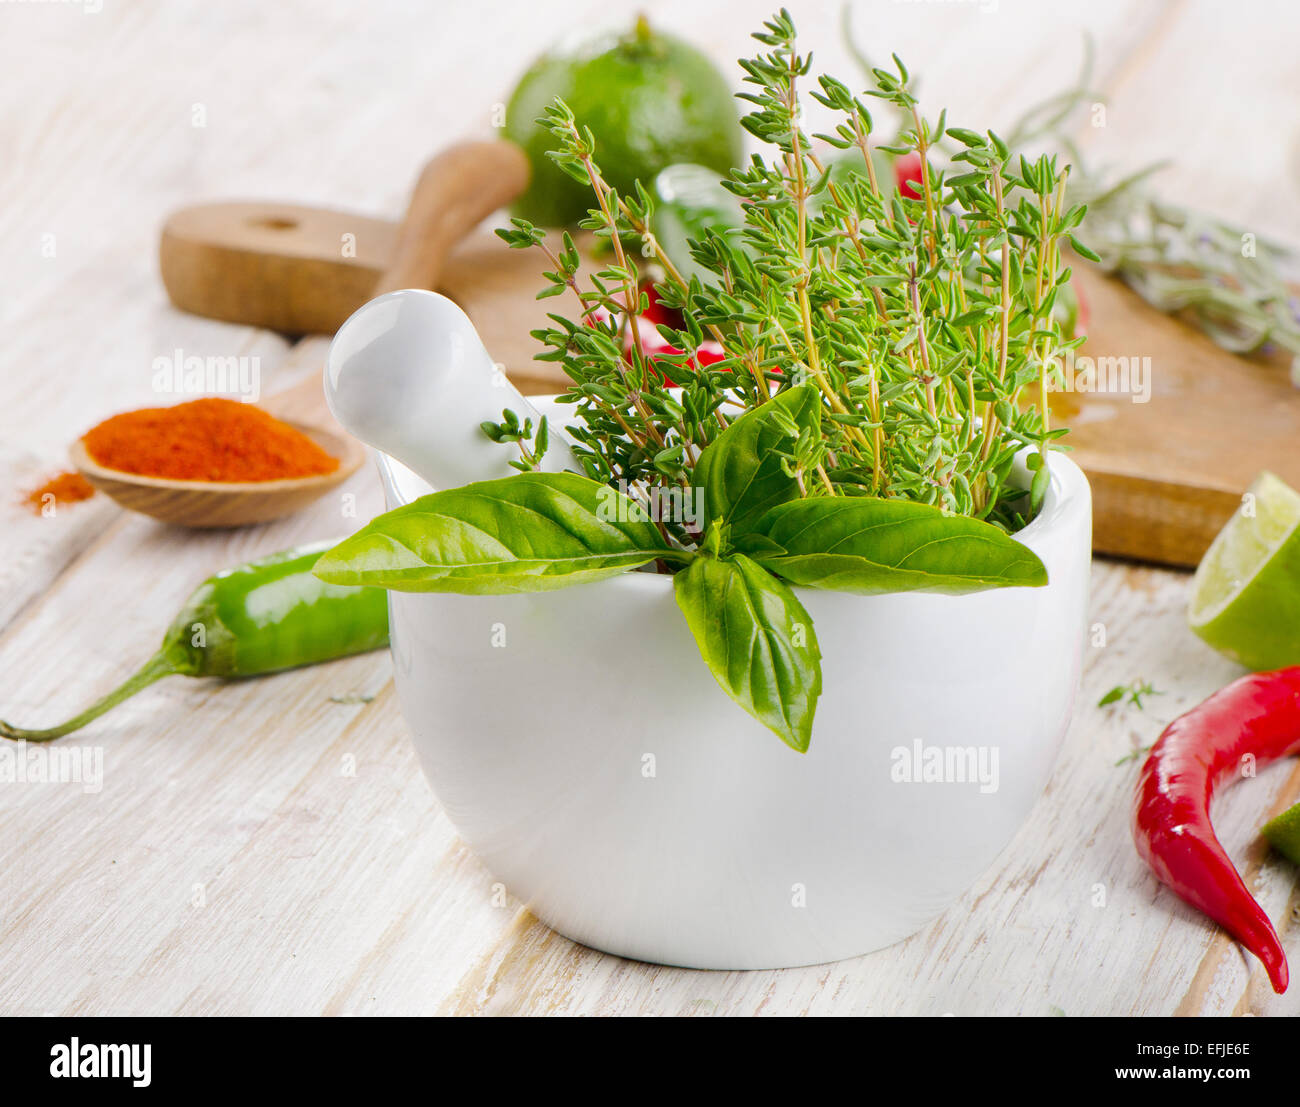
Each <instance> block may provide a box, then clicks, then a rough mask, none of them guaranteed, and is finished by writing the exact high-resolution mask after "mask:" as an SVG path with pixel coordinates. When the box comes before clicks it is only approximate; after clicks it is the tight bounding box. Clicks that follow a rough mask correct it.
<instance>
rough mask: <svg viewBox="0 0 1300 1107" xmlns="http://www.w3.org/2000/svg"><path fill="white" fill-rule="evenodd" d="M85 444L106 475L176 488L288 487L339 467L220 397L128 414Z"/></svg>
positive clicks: (253, 410)
mask: <svg viewBox="0 0 1300 1107" xmlns="http://www.w3.org/2000/svg"><path fill="white" fill-rule="evenodd" d="M82 442H83V443H84V445H85V447H86V452H87V453H88V454H89V455H90V456H91V457H92V458H93V459H94V460H95V461H96V462H97V463H98V464H100V465H102V466H104V467H105V468H106V469H117V470H119V471H120V472H124V473H136V474H139V475H140V476H145V477H161V478H164V479H168V480H196V481H214V482H222V483H226V482H244V481H269V480H288V479H292V478H295V477H310V476H317V475H323V474H325V473H332V472H334V470H335V469H337V468H338V467H339V459H338V458H336V457H332V456H331V455H330V454H328V453H327V452H326V451H325V450H323V449H321V447H320V446H318V445H317V444H316V443H315V442H313V441H312V440H311V439H310V438H308V437H307V436H306V435H305V434H303V433H302V432H301V431H300V430H298V429H296V428H295V427H292V426H290V425H289V424H288V423H285V422H282V421H281V420H279V419H276V418H275V417H274V416H273V415H269V414H267V412H265V411H263V410H262V409H261V408H258V407H255V406H253V405H252V404H246V403H241V402H240V401H238V400H227V399H222V398H220V397H205V398H204V399H201V400H191V401H190V402H188V403H184V404H176V405H175V406H173V407H149V408H141V409H139V410H138V411H127V412H123V413H122V414H121V415H114V416H113V417H112V418H111V419H106V420H105V421H104V422H102V423H100V424H99V425H98V426H96V427H92V428H91V429H90V430H89V431H87V432H86V434H85V435H84V436H83V438H82Z"/></svg>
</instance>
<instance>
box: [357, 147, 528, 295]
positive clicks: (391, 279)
mask: <svg viewBox="0 0 1300 1107" xmlns="http://www.w3.org/2000/svg"><path fill="white" fill-rule="evenodd" d="M528 175H529V169H528V159H527V158H526V157H525V156H524V153H523V151H522V150H520V149H519V147H518V146H515V145H514V144H513V143H510V142H502V141H498V140H487V141H470V142H462V143H460V144H458V145H456V146H452V147H450V148H448V149H446V150H444V151H443V152H442V153H440V154H438V155H437V156H435V157H434V158H433V160H432V161H430V162H429V164H428V165H426V166H425V167H424V169H423V171H422V172H421V173H420V177H419V180H417V181H416V183H415V191H414V192H413V193H412V194H411V202H410V205H409V206H408V208H407V210H406V218H405V219H404V220H403V221H402V224H401V227H400V229H399V230H398V233H397V248H396V249H395V250H394V252H393V256H392V259H391V261H390V262H389V265H388V268H387V269H386V270H385V271H384V273H383V275H382V276H381V277H380V278H379V282H378V284H376V286H375V289H374V293H373V295H375V296H378V295H380V294H382V293H384V292H393V291H396V290H397V289H399V288H434V287H435V286H436V285H437V283H438V278H439V276H440V274H441V272H442V265H443V262H444V260H445V259H446V257H447V255H448V254H449V253H450V252H451V249H452V247H453V246H455V244H456V243H457V242H458V241H459V240H460V239H462V238H463V237H464V236H465V235H466V234H467V233H468V232H469V231H470V230H472V229H473V227H474V226H475V225H476V224H478V223H479V222H481V221H482V220H483V219H484V218H486V217H487V216H488V215H490V214H491V213H492V212H494V211H496V210H497V208H499V207H502V206H504V205H505V204H508V203H509V202H510V201H511V200H513V199H514V198H515V197H516V196H518V195H519V194H520V193H521V192H523V190H524V188H525V187H526V186H527V184H528Z"/></svg>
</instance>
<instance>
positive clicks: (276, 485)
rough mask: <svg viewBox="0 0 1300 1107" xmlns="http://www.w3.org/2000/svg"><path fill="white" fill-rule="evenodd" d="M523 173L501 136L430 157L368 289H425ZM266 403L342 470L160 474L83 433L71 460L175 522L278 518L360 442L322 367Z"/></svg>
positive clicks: (128, 504) (131, 502)
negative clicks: (331, 399) (264, 476)
mask: <svg viewBox="0 0 1300 1107" xmlns="http://www.w3.org/2000/svg"><path fill="white" fill-rule="evenodd" d="M528 172H529V171H528V160H527V158H526V157H525V156H524V154H523V153H522V152H521V151H520V150H519V148H518V147H516V146H513V145H511V144H510V143H507V142H500V141H474V142H465V143H461V144H459V145H457V146H453V147H451V148H450V149H448V150H445V151H443V152H442V153H440V154H438V155H437V156H436V157H434V158H433V160H432V161H430V162H429V163H428V165H426V166H425V167H424V170H423V171H422V172H421V174H420V177H419V180H418V181H417V182H416V185H415V191H414V192H413V193H412V195H411V202H410V206H409V207H408V208H407V212H406V218H405V219H404V220H403V222H402V224H401V226H400V228H399V229H398V232H397V241H396V246H395V249H394V250H393V253H392V255H391V258H390V260H389V263H388V267H387V269H385V270H384V272H383V274H382V275H381V276H380V278H379V281H378V283H377V284H376V286H375V288H374V290H373V292H372V295H375V296H378V295H381V294H382V293H385V292H392V291H395V290H397V289H401V288H423V289H429V288H432V287H433V286H434V284H435V283H436V282H437V280H438V275H439V271H440V269H441V267H442V263H443V261H444V259H445V258H446V256H447V254H448V253H449V252H450V250H451V248H452V247H453V246H455V244H456V243H457V242H458V241H459V240H460V239H461V238H462V237H463V236H464V235H465V234H466V233H468V232H469V231H470V230H471V229H472V228H473V227H474V226H475V225H476V224H478V223H479V222H480V221H481V220H483V219H484V218H485V217H487V216H488V215H490V214H491V213H492V212H494V211H496V210H497V209H498V208H500V207H503V206H504V205H505V204H508V203H509V202H510V201H511V200H513V199H514V198H515V197H516V196H518V195H519V193H521V192H522V191H523V190H524V188H525V187H526V185H527V183H528ZM211 279H212V280H214V281H220V280H221V279H222V270H221V268H220V266H219V265H214V266H213V270H212V277H211ZM320 341H321V340H319V339H316V340H310V342H309V343H300V344H299V346H300V347H306V349H308V350H311V351H312V352H313V353H314V354H315V355H316V360H317V363H318V364H321V363H323V361H324V357H323V354H324V350H323V348H319V343H320ZM310 343H315V345H313V344H310ZM295 352H299V351H298V349H297V348H295ZM263 406H264V407H265V408H266V410H267V411H269V412H271V414H273V415H275V416H276V417H277V418H279V419H282V420H283V421H284V422H286V423H289V424H290V425H291V426H293V427H296V428H297V429H298V430H300V431H302V433H304V434H305V435H307V437H309V438H311V439H312V440H313V441H315V442H316V443H317V444H318V445H319V446H321V447H322V448H323V449H324V450H325V451H326V452H327V453H329V454H331V455H332V456H334V457H337V458H338V459H339V467H338V468H337V469H336V470H335V471H334V472H332V473H327V474H324V475H319V476H310V477H298V478H294V479H291V480H275V481H248V482H238V483H218V482H214V481H193V480H166V479H162V478H159V477H146V476H140V475H138V474H135V473H124V472H122V471H120V470H116V469H108V468H105V467H104V466H102V465H99V464H97V463H96V462H95V460H94V459H93V458H92V457H91V456H90V455H89V454H88V453H87V451H86V448H85V444H84V442H83V441H82V440H78V441H77V442H75V443H74V444H73V446H72V448H71V451H70V453H71V458H72V464H73V465H74V466H75V467H76V468H77V470H78V471H80V472H81V474H82V475H83V476H84V477H85V478H86V479H87V480H88V481H89V482H90V483H91V484H92V485H94V486H95V488H97V489H99V490H100V491H101V492H104V493H105V494H107V495H108V496H111V497H112V498H113V499H114V500H115V501H117V503H118V504H119V505H120V506H122V507H124V508H127V509H128V510H130V511H137V512H140V513H141V514H144V515H151V516H153V517H154V518H155V519H160V520H162V521H163V522H166V523H175V524H178V525H180V526H187V527H236V526H243V525H245V524H248V523H264V522H267V521H268V520H271V519H278V518H279V517H280V516H282V515H288V514H290V513H291V512H294V511H297V510H298V509H299V508H302V507H305V506H306V505H307V504H309V503H311V502H312V501H313V500H315V499H317V498H318V497H320V496H322V495H324V494H325V493H326V492H328V491H329V490H330V489H332V488H335V487H337V486H338V485H339V484H341V483H342V482H343V481H345V480H347V479H348V478H349V477H350V476H352V474H353V473H355V472H356V471H357V469H358V468H359V467H360V466H361V464H362V463H363V462H364V461H365V458H366V454H365V448H364V447H363V446H362V445H361V444H360V443H359V442H357V441H356V440H355V439H353V438H351V437H349V436H348V435H347V434H346V433H344V432H343V430H342V429H341V428H340V427H339V426H338V424H337V423H336V422H335V421H334V419H333V417H332V416H331V415H330V414H329V410H328V408H327V407H326V405H325V398H324V392H323V390H322V386H321V374H320V372H319V371H317V372H314V373H312V374H311V376H310V377H309V378H308V379H306V380H304V381H302V382H301V383H300V384H298V385H296V386H294V387H293V388H291V389H288V390H287V391H285V392H282V393H280V394H278V395H276V396H273V397H271V398H270V399H269V400H268V401H267V402H266V403H265V404H264V405H263Z"/></svg>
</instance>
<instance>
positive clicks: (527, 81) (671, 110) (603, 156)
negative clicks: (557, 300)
mask: <svg viewBox="0 0 1300 1107" xmlns="http://www.w3.org/2000/svg"><path fill="white" fill-rule="evenodd" d="M556 97H559V98H560V99H562V100H563V101H564V102H565V103H566V104H568V105H569V107H570V108H572V109H573V114H574V116H575V117H576V119H577V121H578V125H579V126H582V127H588V128H590V129H591V133H592V135H593V136H594V137H595V140H596V155H595V160H596V164H597V165H599V166H600V170H601V172H602V173H603V174H604V176H605V179H606V180H607V181H608V182H609V183H610V184H611V185H613V186H614V187H615V188H616V189H618V191H619V192H621V193H625V194H631V193H632V191H633V185H634V183H635V182H636V181H637V180H640V181H641V182H642V183H643V184H644V185H645V187H646V188H647V189H649V187H650V184H651V182H652V181H653V180H654V177H655V175H656V174H657V173H658V172H659V171H660V170H661V169H664V168H665V167H667V166H669V165H672V164H675V163H677V162H695V163H697V164H699V165H704V166H707V167H708V168H710V169H715V170H717V172H718V173H725V172H726V171H727V170H728V169H731V168H732V167H733V166H735V165H736V164H737V163H738V162H739V160H740V156H741V151H742V136H741V128H740V121H739V118H738V114H737V111H736V102H735V100H734V99H733V97H732V95H731V90H730V89H729V88H728V87H727V83H726V81H725V80H724V79H723V77H722V74H721V73H719V72H718V70H717V68H716V67H715V66H714V65H713V63H712V62H711V61H710V60H709V59H708V58H707V57H705V56H704V55H703V54H702V53H700V52H699V51H698V50H696V49H695V48H694V47H693V46H690V45H688V44H687V43H685V42H682V41H681V40H680V39H676V38H673V37H671V36H669V35H662V34H659V33H658V32H656V31H653V30H651V29H650V27H649V26H648V24H647V23H646V21H645V20H644V19H639V20H638V21H637V24H636V26H635V28H634V29H633V30H632V31H631V32H630V33H628V34H626V35H622V36H617V37H614V38H604V39H600V40H596V41H593V42H589V43H588V44H586V45H585V46H583V47H580V48H579V49H577V50H575V51H573V52H568V53H553V54H548V55H546V56H544V57H542V58H540V59H539V60H538V61H537V62H536V63H535V64H534V65H533V66H532V68H531V69H529V70H528V72H527V73H525V74H524V76H523V79H522V80H521V81H520V82H519V85H518V87H517V88H516V89H515V91H514V94H513V95H512V96H511V98H510V102H509V104H507V105H506V126H505V132H506V137H507V138H509V139H510V140H511V141H513V142H515V143H516V144H518V145H519V146H521V147H522V148H523V149H524V152H525V153H526V154H527V155H528V160H529V161H530V162H531V163H532V168H533V178H532V182H531V183H530V185H529V187H528V191H527V192H525V193H524V195H523V196H522V197H521V198H520V199H519V201H518V202H517V203H516V205H515V214H516V215H519V216H520V217H522V218H524V219H528V220H530V221H531V222H533V223H539V224H542V225H543V226H549V227H559V226H567V225H571V224H573V223H576V222H578V221H579V220H580V219H583V218H585V217H586V214H587V209H588V208H591V207H593V206H595V201H594V199H593V196H592V192H591V190H590V189H589V188H587V187H585V186H584V185H582V184H581V183H579V182H578V181H575V180H574V179H573V178H571V177H569V176H568V175H567V174H565V173H564V171H563V170H561V169H560V168H559V167H558V166H557V165H555V164H554V162H552V161H551V159H550V158H548V157H547V156H546V153H547V151H548V150H553V149H555V148H556V146H557V141H556V139H555V136H554V135H552V134H551V133H550V131H548V130H547V129H546V128H545V127H543V126H542V125H541V124H539V123H538V122H537V119H538V118H539V117H540V116H541V115H542V113H543V112H544V111H545V110H546V109H547V108H548V107H550V106H551V104H552V103H553V102H554V101H555V98H556Z"/></svg>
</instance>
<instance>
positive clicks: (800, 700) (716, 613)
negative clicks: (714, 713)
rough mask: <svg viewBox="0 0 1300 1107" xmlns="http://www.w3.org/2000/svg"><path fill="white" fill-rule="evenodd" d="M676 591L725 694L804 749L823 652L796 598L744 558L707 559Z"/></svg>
mask: <svg viewBox="0 0 1300 1107" xmlns="http://www.w3.org/2000/svg"><path fill="white" fill-rule="evenodd" d="M673 589H674V592H675V593H676V596H677V606H678V607H680V608H681V609H682V614H683V615H685V616H686V623H687V625H688V626H689V627H690V628H691V633H692V634H693V635H694V636H695V642H696V644H697V645H698V646H699V647H700V653H701V654H702V655H703V657H704V660H705V661H706V662H707V663H708V666H709V668H710V669H711V670H712V671H713V676H714V678H715V679H716V680H717V682H718V684H719V685H721V686H722V690H723V691H724V692H726V693H727V695H729V696H730V697H731V698H732V699H733V700H735V701H736V702H737V703H738V704H740V706H741V707H743V708H744V709H745V710H746V711H748V712H749V713H750V714H751V715H753V716H754V718H755V719H757V720H758V721H759V722H760V723H762V724H763V725H764V726H766V727H768V728H769V729H771V730H772V731H774V732H775V733H776V734H777V735H778V736H779V737H780V738H781V740H782V741H783V742H785V743H786V744H787V745H789V746H791V747H792V748H794V749H796V750H798V751H799V752H800V753H803V752H804V751H805V750H807V749H808V742H809V739H810V738H811V736H812V724H813V714H814V713H815V712H816V710H817V697H818V696H819V695H821V690H822V667H821V649H820V648H819V647H818V645H817V636H816V634H815V633H814V632H813V625H812V619H811V618H810V617H809V615H808V612H807V611H805V610H804V608H803V605H802V604H801V603H800V602H799V600H798V599H797V598H796V596H795V594H794V593H793V592H792V591H791V590H790V589H789V588H788V587H787V586H786V585H784V584H782V583H781V581H779V580H777V579H776V578H775V577H774V576H772V574H771V573H768V572H766V571H765V570H763V569H762V568H760V567H759V566H758V565H757V564H755V563H754V562H753V561H751V560H750V559H749V558H747V557H744V556H743V555H738V556H735V557H732V558H729V559H727V560H725V561H724V560H720V559H719V558H716V557H712V556H710V555H707V554H702V555H700V556H698V557H696V558H695V560H694V561H692V562H691V563H690V565H688V566H687V567H686V568H685V569H684V570H682V571H681V572H680V573H678V574H677V575H676V577H674V578H673Z"/></svg>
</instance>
